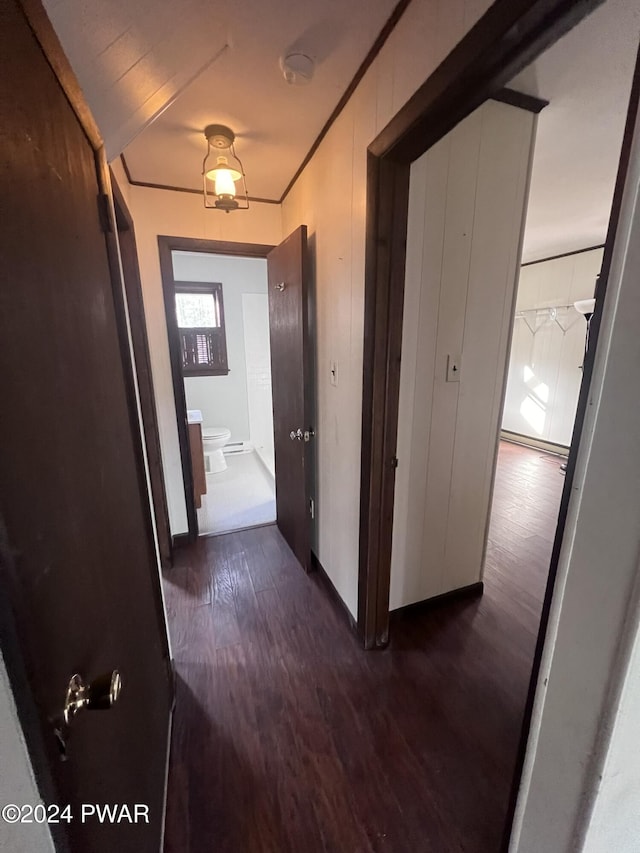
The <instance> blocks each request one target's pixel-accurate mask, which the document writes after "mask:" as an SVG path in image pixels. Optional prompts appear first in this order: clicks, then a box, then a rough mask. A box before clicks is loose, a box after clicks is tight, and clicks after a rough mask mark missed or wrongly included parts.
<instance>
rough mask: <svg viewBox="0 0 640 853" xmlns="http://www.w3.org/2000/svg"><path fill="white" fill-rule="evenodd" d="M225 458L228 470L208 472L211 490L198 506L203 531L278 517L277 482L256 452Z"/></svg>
mask: <svg viewBox="0 0 640 853" xmlns="http://www.w3.org/2000/svg"><path fill="white" fill-rule="evenodd" d="M225 459H226V460H227V470H226V471H221V472H220V473H219V474H207V494H206V495H203V496H202V506H201V508H200V509H199V510H198V526H199V529H200V535H203V534H204V535H211V534H216V533H229V532H231V531H232V530H242V529H243V528H246V527H255V526H257V525H259V524H269V523H271V522H273V521H275V520H276V492H275V485H274V482H273V479H272V478H271V477H270V476H269V474H268V473H267V472H266V470H265V468H264V465H263V464H262V462H261V461H260V459H259V458H258V456H257V455H256V453H254V452H252V453H234V454H228V455H225Z"/></svg>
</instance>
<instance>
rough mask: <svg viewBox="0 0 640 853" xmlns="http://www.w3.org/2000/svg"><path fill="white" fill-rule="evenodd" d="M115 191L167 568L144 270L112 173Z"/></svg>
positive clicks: (165, 513) (154, 498) (151, 472)
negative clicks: (127, 258) (126, 248)
mask: <svg viewBox="0 0 640 853" xmlns="http://www.w3.org/2000/svg"><path fill="white" fill-rule="evenodd" d="M111 188H112V191H113V201H114V207H115V214H116V226H117V229H118V235H119V237H118V240H119V242H120V243H121V244H122V242H123V241H125V240H128V241H130V245H129V250H130V255H131V257H132V258H135V263H134V262H131V261H130V262H129V264H126V263H125V261H124V259H123V264H122V266H123V274H124V286H125V291H126V294H127V310H128V315H129V324H130V327H131V339H132V344H133V351H134V358H135V362H136V375H137V379H138V392H139V399H140V412H141V414H142V426H143V430H144V440H145V445H146V450H147V463H148V466H149V479H150V482H151V498H152V501H153V508H154V516H155V522H156V532H157V537H158V549H159V551H160V561H161V564H162V567H163V568H167V567H168V566H170V565H171V533H170V527H169V510H168V506H167V493H166V489H165V482H164V470H163V465H162V451H161V447H160V434H159V430H158V416H157V410H156V402H155V392H154V388H153V375H152V371H151V356H150V353H149V340H148V336H147V322H146V317H145V313H144V300H143V296H142V283H141V281H140V270H139V267H138V262H137V258H138V250H137V246H136V237H135V228H134V224H133V218H132V216H131V213H130V211H129V209H128V207H127V205H126V202H125V200H124V197H123V195H122V192H121V191H120V188H119V186H118V183H117V181H116V179H115V176H114V175H113V172H111Z"/></svg>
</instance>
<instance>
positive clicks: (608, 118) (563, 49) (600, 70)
mask: <svg viewBox="0 0 640 853" xmlns="http://www.w3.org/2000/svg"><path fill="white" fill-rule="evenodd" d="M639 35H640V3H638V0H607V2H606V3H605V4H604V5H603V6H601V7H600V8H599V9H597V10H596V11H595V12H594V13H593V14H592V15H590V17H588V18H587V19H586V20H584V21H583V22H582V23H581V24H579V25H578V26H577V27H576V28H575V29H574V30H572V31H571V32H570V33H568V34H567V35H566V36H565V37H564V38H563V39H561V40H560V41H559V42H557V43H556V44H555V45H553V46H552V47H551V48H550V49H549V50H548V51H547V52H546V53H544V54H543V55H542V56H541V57H539V59H537V60H536V61H535V62H534V63H532V65H531V66H529V67H528V68H526V69H525V70H524V71H523V72H522V73H521V74H519V75H518V76H517V77H516V78H514V80H513V81H512V82H511V83H510V84H509V85H510V88H512V89H516V90H517V91H519V92H526V93H527V94H530V95H536V96H538V97H541V98H545V99H546V100H548V101H549V102H550V103H549V106H548V107H545V109H544V110H543V111H542V112H541V113H540V116H539V121H538V133H537V138H536V147H535V154H534V160H533V172H532V176H531V190H530V195H529V208H528V212H527V224H526V230H525V241H524V252H523V260H525V261H527V260H535V259H538V258H542V257H548V256H550V255H555V254H561V253H563V252H569V251H573V250H575V249H582V248H586V247H588V246H595V245H598V244H600V243H603V242H604V239H605V236H606V231H607V223H608V220H609V211H610V208H611V200H612V196H613V188H614V184H615V178H616V171H617V167H618V159H619V156H620V146H621V143H622V135H623V132H624V123H625V118H626V113H627V105H628V100H629V92H630V90H631V79H632V76H633V69H634V66H635V60H636V53H637V51H638V39H639Z"/></svg>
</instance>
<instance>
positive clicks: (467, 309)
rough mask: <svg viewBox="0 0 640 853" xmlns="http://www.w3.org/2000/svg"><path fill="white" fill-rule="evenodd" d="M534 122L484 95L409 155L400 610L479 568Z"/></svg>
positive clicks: (396, 590)
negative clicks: (456, 363)
mask: <svg viewBox="0 0 640 853" xmlns="http://www.w3.org/2000/svg"><path fill="white" fill-rule="evenodd" d="M535 124H536V119H535V116H534V115H533V114H532V113H530V112H525V111H524V110H520V109H516V108H515V107H511V106H507V105H506V104H500V103H497V102H495V101H489V102H488V103H486V104H484V105H483V106H482V107H480V108H479V109H478V110H476V111H475V113H473V114H472V115H470V116H469V117H468V118H466V119H465V120H464V121H463V122H461V123H460V124H459V125H458V126H457V127H456V128H455V129H454V130H452V131H451V133H449V134H447V136H446V137H444V139H442V140H441V141H440V142H439V143H438V144H437V145H435V146H434V147H433V148H431V149H430V150H429V151H427V153H426V154H424V155H423V156H422V157H421V158H420V159H419V160H418V161H416V162H415V163H414V164H413V166H412V168H411V182H410V193H409V231H408V241H407V267H406V276H405V304H404V318H403V337H402V369H401V374H400V408H399V426H398V452H397V455H398V459H399V467H398V471H397V474H396V487H395V507H394V520H393V548H392V557H391V597H390V608H391V609H392V610H394V609H395V608H397V607H403V606H405V605H407V604H412V603H414V602H416V601H421V600H423V599H425V598H430V597H432V596H434V595H439V594H441V593H444V592H448V591H450V590H452V589H456V588H458V587H462V586H467V585H468V584H472V583H476V582H477V581H479V580H480V579H481V576H482V562H483V554H484V544H485V538H486V524H487V518H488V514H489V505H490V497H491V482H492V478H493V470H494V463H495V456H496V448H497V434H498V426H499V418H500V407H501V403H502V392H503V388H504V380H505V371H506V361H507V351H508V343H509V336H510V333H511V318H512V313H513V305H514V301H515V288H516V277H517V271H518V267H519V261H520V244H521V237H522V230H523V224H524V217H525V209H526V196H527V188H528V178H529V171H530V169H529V167H530V162H531V154H532V148H533V140H534V134H535ZM449 356H453V357H455V358H458V357H459V356H461V369H460V371H459V372H458V373H457V375H458V376H459V378H460V381H459V382H449V381H447V359H448V357H449Z"/></svg>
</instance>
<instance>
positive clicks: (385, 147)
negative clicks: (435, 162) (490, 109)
mask: <svg viewBox="0 0 640 853" xmlns="http://www.w3.org/2000/svg"><path fill="white" fill-rule="evenodd" d="M602 2H603V0H496V2H494V3H493V5H491V6H490V7H489V9H488V10H487V12H486V13H485V14H484V15H483V16H482V18H480V20H479V21H478V22H477V23H476V25H475V26H474V27H473V28H472V29H471V30H470V31H469V32H468V33H467V35H466V36H465V37H464V38H463V39H462V41H460V42H459V43H458V45H457V46H456V47H455V48H454V49H453V50H452V51H451V53H450V54H449V55H448V56H447V57H446V58H445V59H444V61H443V62H442V63H441V64H440V65H439V66H438V68H436V70H435V71H434V72H433V74H432V75H431V76H430V77H429V78H428V79H427V80H426V81H425V82H424V83H423V84H422V86H420V88H419V89H418V90H417V91H416V92H415V94H414V95H413V96H412V97H411V98H410V99H409V100H408V101H407V103H406V104H405V105H404V107H403V108H402V109H401V110H400V111H399V112H398V113H397V115H396V116H395V117H394V118H392V119H391V121H390V122H389V123H388V124H387V126H386V127H385V128H384V129H383V130H382V131H381V132H380V133H379V134H378V136H377V137H376V139H375V140H374V141H373V142H372V144H371V145H370V146H369V150H370V151H371V153H372V154H373V155H374V156H376V157H392V158H393V159H395V160H396V161H398V162H413V161H414V160H416V159H417V158H418V157H420V156H421V154H424V152H425V151H426V150H427V149H428V148H430V147H431V146H432V145H433V144H434V143H435V142H437V141H438V140H439V139H441V138H442V137H443V136H445V134H447V133H448V132H449V131H450V130H451V129H452V128H454V127H455V126H456V125H457V124H458V123H459V122H460V121H462V119H463V118H465V117H466V116H468V115H469V114H470V113H472V112H473V111H474V110H475V109H477V107H479V106H480V104H482V103H484V101H486V100H487V99H488V98H492V97H493V96H494V95H495V94H497V93H498V92H500V90H501V89H502V88H503V87H504V86H505V85H507V84H508V83H509V81H510V80H511V79H512V78H513V77H514V76H515V75H516V74H517V73H518V72H519V71H522V69H523V68H525V67H526V66H527V65H528V64H529V63H530V62H532V61H533V60H534V59H535V58H536V57H537V56H539V55H540V54H541V53H542V52H543V51H544V50H545V49H546V48H547V47H549V46H550V45H551V44H553V43H554V42H556V41H557V40H558V39H559V38H561V36H563V35H564V34H565V33H567V32H568V31H569V30H570V29H572V27H574V26H575V25H576V24H577V23H578V22H579V21H581V20H582V19H583V18H584V17H585V16H586V15H587V14H588V13H589V12H591V11H593V9H595V8H597V7H598V6H599V5H601V3H602Z"/></svg>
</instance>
